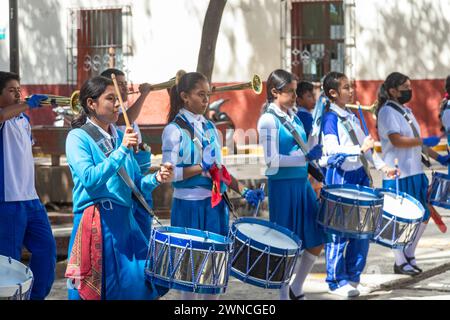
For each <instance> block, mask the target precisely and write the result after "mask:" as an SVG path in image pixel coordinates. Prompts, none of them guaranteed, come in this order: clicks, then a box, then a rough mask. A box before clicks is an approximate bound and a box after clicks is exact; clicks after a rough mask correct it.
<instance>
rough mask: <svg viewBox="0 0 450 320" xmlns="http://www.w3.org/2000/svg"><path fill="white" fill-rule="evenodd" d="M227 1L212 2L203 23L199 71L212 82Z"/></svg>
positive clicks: (213, 0) (211, 0)
mask: <svg viewBox="0 0 450 320" xmlns="http://www.w3.org/2000/svg"><path fill="white" fill-rule="evenodd" d="M226 4H227V0H210V1H209V5H208V10H206V15H205V21H204V22H203V30H202V42H201V45H200V52H199V54H198V62H197V71H198V72H201V73H203V74H204V75H205V76H206V77H207V78H208V79H209V80H210V81H211V76H212V72H213V69H214V58H215V54H216V43H217V37H218V35H219V29H220V22H221V20H222V14H223V10H224V8H225V5H226Z"/></svg>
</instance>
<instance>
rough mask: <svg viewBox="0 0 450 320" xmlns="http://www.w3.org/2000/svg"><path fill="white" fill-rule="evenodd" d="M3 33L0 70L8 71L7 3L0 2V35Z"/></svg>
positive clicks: (0, 48)
mask: <svg viewBox="0 0 450 320" xmlns="http://www.w3.org/2000/svg"><path fill="white" fill-rule="evenodd" d="M3 31H5V39H4V40H1V39H0V70H1V71H9V1H0V33H1V32H3Z"/></svg>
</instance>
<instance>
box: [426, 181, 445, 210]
mask: <svg viewBox="0 0 450 320" xmlns="http://www.w3.org/2000/svg"><path fill="white" fill-rule="evenodd" d="M428 202H430V203H431V204H432V205H433V206H437V207H441V208H445V209H450V175H448V174H444V173H440V172H433V179H432V181H431V190H430V193H429V196H428Z"/></svg>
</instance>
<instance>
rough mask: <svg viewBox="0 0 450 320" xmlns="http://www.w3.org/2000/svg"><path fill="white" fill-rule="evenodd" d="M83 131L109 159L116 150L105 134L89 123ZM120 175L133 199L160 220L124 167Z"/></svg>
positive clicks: (84, 126)
mask: <svg viewBox="0 0 450 320" xmlns="http://www.w3.org/2000/svg"><path fill="white" fill-rule="evenodd" d="M81 129H83V130H84V131H85V132H86V133H87V134H88V135H89V136H90V137H91V138H92V139H94V141H95V143H96V144H97V145H98V146H99V147H100V150H102V152H103V153H104V154H105V156H106V157H108V156H109V155H110V154H111V152H112V151H113V150H114V148H113V147H112V144H111V143H110V142H109V140H107V139H105V137H104V136H103V134H102V133H101V132H100V131H99V130H98V128H97V127H96V126H94V125H93V124H92V123H89V122H87V123H86V124H85V125H83V126H82V127H81ZM118 174H119V176H120V177H121V178H122V180H123V182H125V184H126V185H127V186H128V187H129V188H130V189H131V191H132V192H133V198H134V199H135V200H137V201H138V203H140V204H141V205H142V207H144V209H145V210H146V211H147V213H148V214H149V215H150V216H151V217H152V218H153V217H155V218H156V220H158V219H157V217H156V216H155V212H154V211H153V209H152V208H150V206H149V205H148V203H147V201H146V200H145V198H144V196H143V195H142V193H141V192H140V191H139V189H138V188H137V187H136V185H135V183H134V181H133V179H131V178H130V176H129V175H128V173H127V171H126V170H125V168H124V167H120V169H119V172H118ZM158 222H159V221H158Z"/></svg>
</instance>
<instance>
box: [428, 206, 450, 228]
mask: <svg viewBox="0 0 450 320" xmlns="http://www.w3.org/2000/svg"><path fill="white" fill-rule="evenodd" d="M428 209H429V210H430V216H431V219H433V221H434V223H436V226H437V227H438V229H439V231H441V232H442V233H446V232H447V226H446V225H445V223H444V221H442V217H441V215H440V214H439V213H438V212H437V211H436V209H435V208H434V207H433V206H432V205H431V203H429V204H428Z"/></svg>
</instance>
